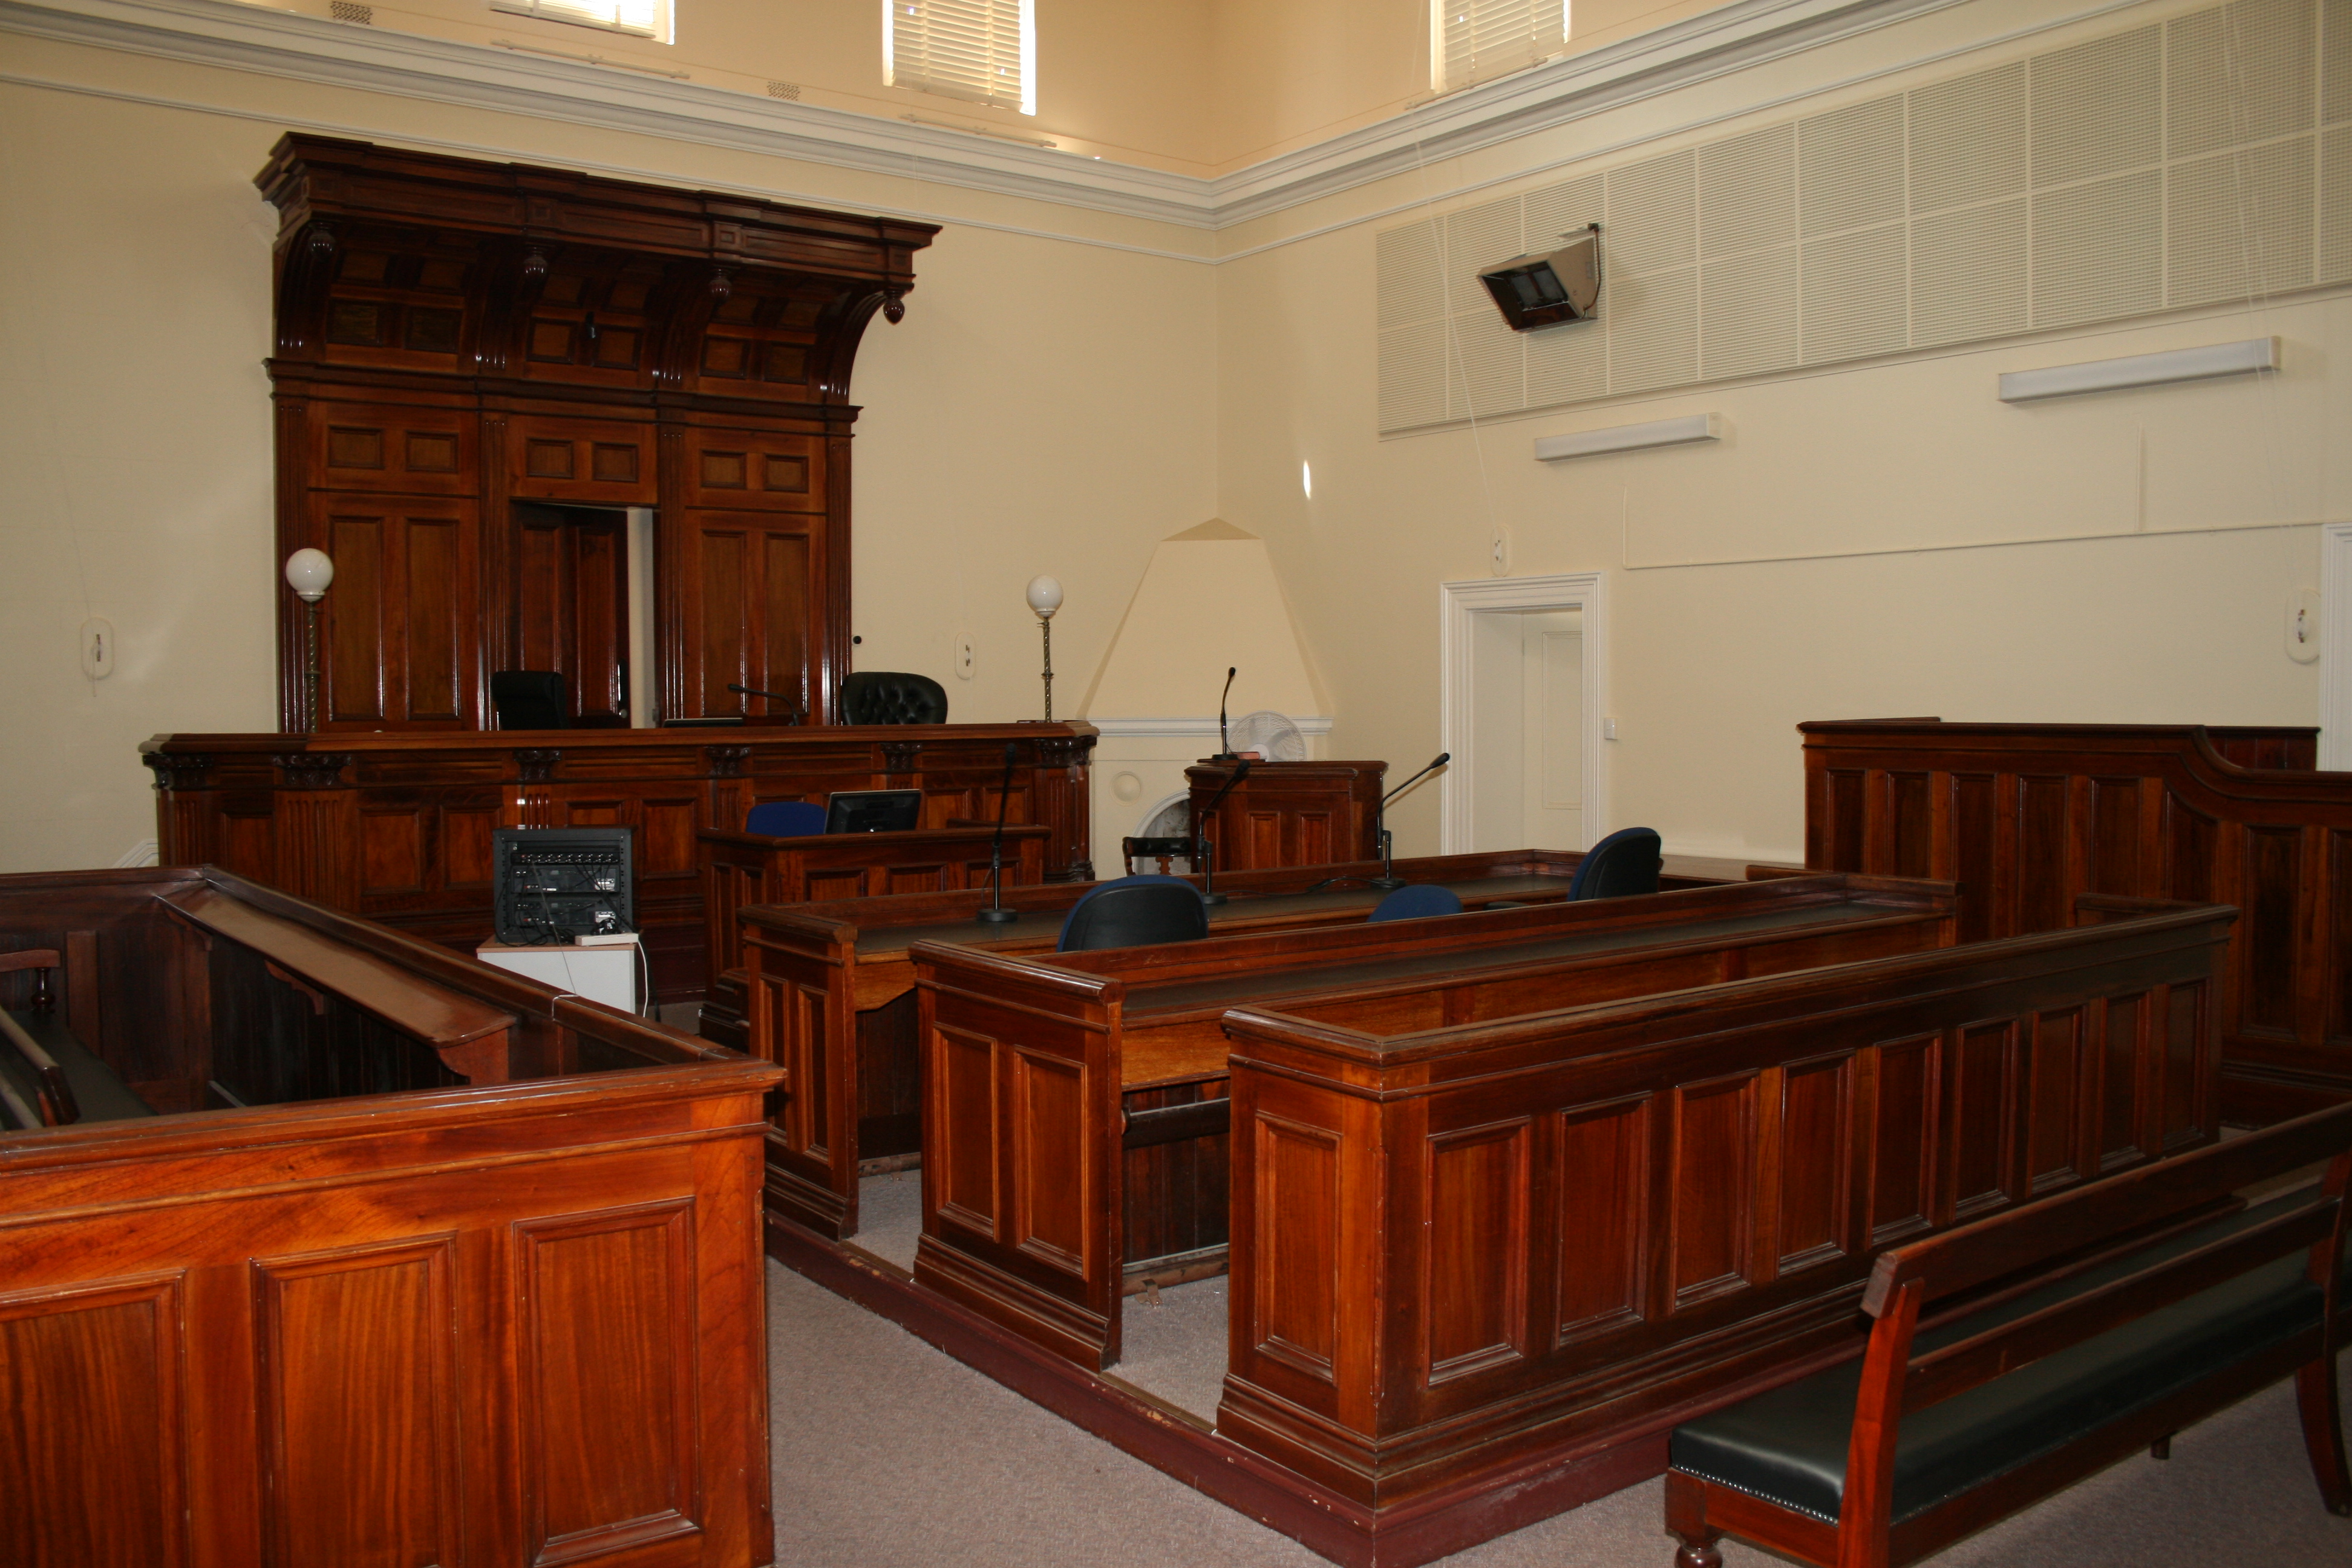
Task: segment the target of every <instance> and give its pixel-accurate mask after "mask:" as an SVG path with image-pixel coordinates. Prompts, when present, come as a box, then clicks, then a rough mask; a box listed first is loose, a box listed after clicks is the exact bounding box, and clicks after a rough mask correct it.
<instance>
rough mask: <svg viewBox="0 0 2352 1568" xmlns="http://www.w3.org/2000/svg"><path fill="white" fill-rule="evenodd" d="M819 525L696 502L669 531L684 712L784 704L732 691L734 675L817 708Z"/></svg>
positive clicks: (771, 709)
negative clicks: (678, 612)
mask: <svg viewBox="0 0 2352 1568" xmlns="http://www.w3.org/2000/svg"><path fill="white" fill-rule="evenodd" d="M664 521H665V523H666V524H667V521H668V520H667V519H665V520H664ZM823 526H824V519H823V518H821V517H817V516H813V515H808V514H796V513H778V512H738V511H709V510H701V509H698V508H696V509H689V510H686V511H685V512H684V513H682V514H681V516H680V517H679V519H678V522H677V526H675V527H667V528H666V530H665V544H666V546H667V548H666V550H665V555H666V557H667V560H668V561H674V562H675V563H677V564H676V572H677V576H676V579H675V582H676V584H677V586H676V590H675V591H676V592H677V595H678V599H679V601H680V609H681V612H682V613H681V615H680V619H679V625H680V630H681V631H682V633H683V634H684V636H683V640H684V643H685V647H684V650H683V651H684V658H683V660H682V663H683V666H684V674H685V680H684V682H683V686H684V689H685V695H686V702H687V710H686V711H687V714H688V716H698V717H716V716H719V715H720V714H736V713H740V714H745V715H747V716H750V717H752V718H764V717H781V716H782V712H783V711H784V710H785V707H786V705H785V704H782V703H778V702H774V701H772V700H768V699H766V698H759V697H744V696H741V695H740V694H739V693H736V692H732V691H730V690H728V689H727V687H728V684H729V683H730V682H733V683H735V684H738V685H742V686H751V687H757V688H758V689H761V690H763V691H774V692H780V693H782V694H783V695H784V696H786V697H788V698H790V699H791V700H792V705H793V706H796V707H797V708H799V709H800V710H802V711H803V712H808V711H810V710H812V709H813V708H814V705H815V704H814V698H815V696H816V691H815V689H814V688H815V680H814V674H815V670H814V655H815V650H816V648H817V646H818V639H819V635H820V632H819V620H820V617H821V614H822V605H823V599H824V595H823V594H822V592H821V591H820V588H819V584H822V583H823V582H824V533H823V531H822V530H823Z"/></svg>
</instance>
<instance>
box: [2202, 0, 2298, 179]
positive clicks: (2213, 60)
mask: <svg viewBox="0 0 2352 1568" xmlns="http://www.w3.org/2000/svg"><path fill="white" fill-rule="evenodd" d="M2316 26H2317V17H2316V16H2315V14H2314V12H2313V9H2312V6H2311V5H2310V0H2240V3H2239V4H2237V5H2224V6H2222V7H2221V8H2220V9H2218V10H2212V11H2199V12H2197V13H2195V14H2194V15H2191V16H2182V17H2179V18H2177V19H2175V20H2174V21H2172V22H2169V23H2168V24H2166V26H2165V37H2164V41H2165V49H2166V56H2167V58H2166V62H2165V95H2164V96H2165V104H2164V108H2165V120H2166V123H2167V125H2168V135H2167V145H2166V149H2165V151H2166V153H2168V155H2169V156H2171V157H2175V158H2190V157H2194V156H2196V155H2197V154H2198V153H2211V152H2214V151H2216V150H2218V149H2220V148H2223V147H2235V146H2239V145H2241V144H2242V143H2244V142H2261V141H2264V140H2267V139H2268V138H2270V137H2273V136H2284V135H2288V134H2291V133H2292V132H2297V131H2308V130H2310V129H2311V116H2312V103H2313V100H2314V98H2315V93H2316V89H2317V85H2318V84H2317V83H2316V82H2315V81H2314V80H2313V79H2312V70H2311V62H2312V57H2313V53H2314V50H2315V47H2316V46H2317V43H2318V39H2317V37H2316V36H2315V35H2316Z"/></svg>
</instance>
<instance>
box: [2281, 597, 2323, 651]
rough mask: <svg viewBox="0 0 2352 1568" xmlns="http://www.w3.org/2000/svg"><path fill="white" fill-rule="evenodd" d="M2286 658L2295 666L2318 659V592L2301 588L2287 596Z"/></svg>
mask: <svg viewBox="0 0 2352 1568" xmlns="http://www.w3.org/2000/svg"><path fill="white" fill-rule="evenodd" d="M2286 656H2287V658H2291V659H2293V660H2294V662H2295V663H2297V664H2311V663H2313V662H2315V661H2316V660H2317V659H2318V658H2319V591H2318V590H2317V589H2315V588H2302V589H2298V590H2296V591H2295V592H2294V593H2293V594H2291V595H2288V596H2287V601H2286Z"/></svg>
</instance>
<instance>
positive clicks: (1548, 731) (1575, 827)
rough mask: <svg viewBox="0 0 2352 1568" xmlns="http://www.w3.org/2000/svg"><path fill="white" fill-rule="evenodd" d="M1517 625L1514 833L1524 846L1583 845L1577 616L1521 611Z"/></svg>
mask: <svg viewBox="0 0 2352 1568" xmlns="http://www.w3.org/2000/svg"><path fill="white" fill-rule="evenodd" d="M1517 620H1518V623H1519V668H1520V670H1521V676H1520V680H1519V690H1520V700H1521V719H1520V734H1521V736H1522V740H1521V742H1520V746H1519V760H1520V767H1521V772H1522V778H1523V783H1522V784H1521V786H1520V796H1519V800H1520V807H1519V809H1520V834H1519V839H1518V843H1519V845H1520V846H1523V847H1527V848H1530V849H1581V848H1583V847H1584V616H1582V615H1581V614H1580V613H1579V612H1578V611H1575V610H1524V611H1521V612H1520V613H1519V615H1518V616H1517Z"/></svg>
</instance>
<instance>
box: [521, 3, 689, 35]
mask: <svg viewBox="0 0 2352 1568" xmlns="http://www.w3.org/2000/svg"><path fill="white" fill-rule="evenodd" d="M490 9H491V10H493V11H510V12H512V13H513V14H514V15H516V16H537V17H538V18H540V20H541V21H543V22H572V23H575V24H577V25H578V26H583V27H602V28H603V29H604V31H606V32H608V33H627V34H629V35H631V36H632V37H639V38H654V39H657V40H659V41H660V42H662V43H665V44H666V43H667V42H669V0H490Z"/></svg>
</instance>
